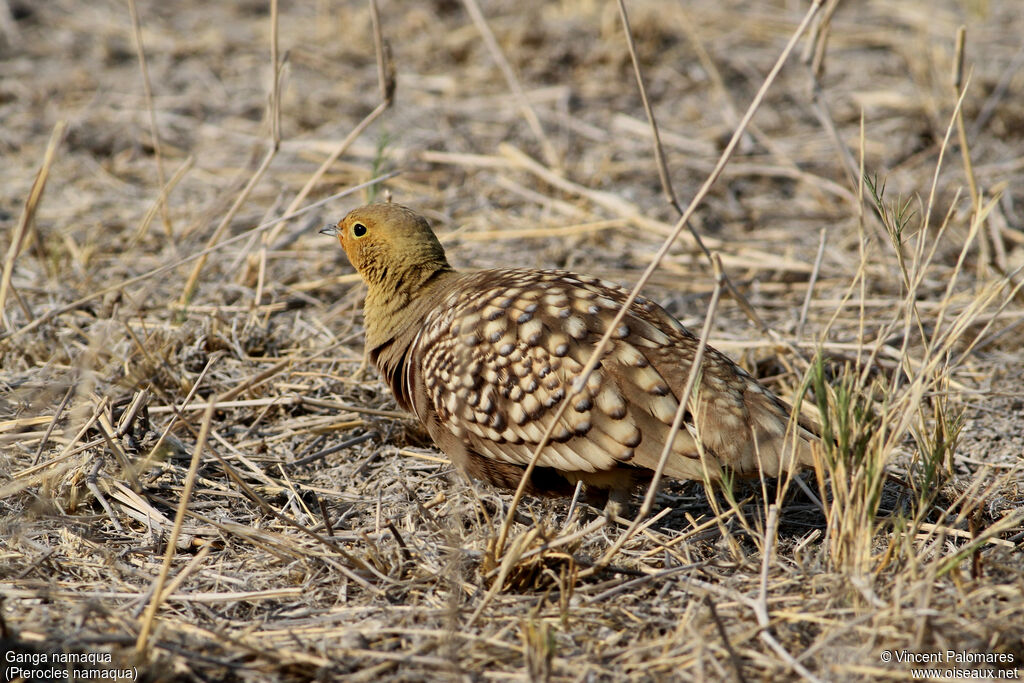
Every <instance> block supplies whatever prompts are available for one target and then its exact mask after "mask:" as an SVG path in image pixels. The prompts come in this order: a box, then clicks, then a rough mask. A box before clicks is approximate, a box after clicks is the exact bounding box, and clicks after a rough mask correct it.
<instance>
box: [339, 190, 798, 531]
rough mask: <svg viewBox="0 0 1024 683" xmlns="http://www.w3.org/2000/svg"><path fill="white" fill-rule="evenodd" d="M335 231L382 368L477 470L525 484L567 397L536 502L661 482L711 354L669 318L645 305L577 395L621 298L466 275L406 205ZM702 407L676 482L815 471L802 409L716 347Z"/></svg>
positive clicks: (506, 274) (614, 293)
mask: <svg viewBox="0 0 1024 683" xmlns="http://www.w3.org/2000/svg"><path fill="white" fill-rule="evenodd" d="M321 232H323V233H325V234H329V235H335V236H337V237H338V239H339V240H340V242H341V246H342V247H343V248H344V250H345V253H346V254H347V255H348V258H349V260H350V261H351V262H352V265H353V266H355V268H356V270H357V271H358V272H359V274H360V275H361V276H362V278H363V280H365V281H366V285H367V287H368V292H367V295H366V302H365V307H364V318H365V326H366V349H367V352H368V354H369V356H370V358H371V359H372V360H373V362H374V363H375V364H376V366H377V368H378V369H379V371H380V373H381V374H382V375H383V377H384V379H385V380H386V381H387V383H388V384H389V385H390V387H391V391H392V392H393V393H394V396H395V399H396V400H397V401H398V404H399V405H400V406H401V407H402V408H404V409H405V410H409V411H411V412H412V413H414V414H415V415H416V417H418V418H419V420H420V421H421V422H422V423H423V425H424V426H425V427H426V429H427V432H428V433H429V434H430V436H431V438H432V439H433V440H434V442H435V443H436V444H437V445H438V446H439V447H440V448H441V450H442V451H444V452H445V453H446V454H447V455H448V457H450V458H451V460H452V462H453V463H454V464H455V465H456V466H457V467H458V468H459V469H461V470H462V471H463V472H464V473H466V474H468V475H469V476H471V477H475V478H478V479H482V480H484V481H487V482H489V483H491V484H494V485H497V486H500V487H503V488H515V487H516V486H518V484H519V481H520V478H521V475H522V473H523V470H524V469H525V467H526V465H527V464H528V463H529V461H530V458H531V456H532V454H533V452H534V450H535V448H536V446H537V444H538V443H540V441H541V439H542V437H543V435H544V432H545V430H546V429H547V428H548V426H549V425H550V424H551V421H552V419H553V418H554V417H555V414H556V411H557V410H558V407H559V402H560V401H563V400H569V401H571V405H570V406H568V407H567V409H566V410H565V411H564V412H563V414H562V417H561V418H560V419H559V422H558V424H557V425H556V426H555V429H554V431H553V433H552V435H551V439H550V442H549V443H548V444H547V445H546V446H545V447H544V449H543V451H542V452H541V454H540V457H539V459H538V461H537V466H536V469H535V470H534V472H533V474H532V477H531V479H530V481H529V482H527V492H529V493H532V494H556V495H558V494H569V493H572V491H573V488H574V487H575V485H576V483H577V482H579V481H583V483H584V485H585V486H586V488H587V489H588V494H589V495H590V497H591V499H596V500H600V499H601V498H602V497H606V500H607V501H608V503H609V507H610V509H612V510H614V511H618V510H621V509H622V507H621V506H622V505H623V504H624V503H625V501H626V500H627V498H628V495H629V493H630V491H631V489H632V488H633V487H634V486H635V485H636V484H638V483H641V482H643V481H644V480H645V479H649V477H650V475H651V474H652V472H653V470H654V469H655V467H656V466H657V463H658V459H659V457H660V455H661V451H662V449H663V447H664V444H665V440H666V439H667V437H668V432H669V428H670V425H671V424H672V421H673V418H674V416H675V413H676V410H677V408H678V405H679V404H678V400H679V396H680V394H681V393H682V391H683V389H684V387H685V384H686V381H687V376H688V373H689V371H690V366H691V364H692V361H693V358H694V355H695V353H696V350H697V345H698V339H697V338H696V337H695V336H694V335H693V334H691V333H690V332H689V331H688V330H687V329H686V328H685V327H683V325H682V324H681V323H680V322H679V321H677V320H676V319H675V318H673V317H672V316H671V315H669V314H668V313H667V312H666V311H665V310H664V309H662V308H661V307H660V306H658V305H657V304H655V303H653V302H651V301H648V300H646V299H643V298H638V299H637V300H636V301H635V302H634V303H633V304H632V305H631V306H630V307H629V311H628V313H627V314H626V316H625V317H624V318H623V320H622V323H621V324H620V325H618V327H617V328H616V329H615V332H614V334H613V335H612V338H611V343H610V345H609V346H608V347H607V349H606V351H605V352H604V354H603V355H602V356H601V359H600V363H599V364H598V365H597V367H596V369H595V370H594V372H593V373H592V374H591V375H590V377H589V379H588V380H587V382H586V384H585V386H584V388H583V390H582V392H581V393H578V394H575V395H571V396H570V394H572V387H573V380H574V379H575V378H576V377H577V376H578V375H579V373H580V371H581V370H582V368H583V366H584V364H585V363H586V362H587V360H588V358H589V357H590V354H591V352H592V351H593V349H594V348H595V347H596V345H597V342H598V340H599V339H600V338H601V336H602V335H603V334H604V333H605V332H606V330H607V325H608V324H609V323H610V322H611V321H612V318H613V317H614V316H615V314H616V313H617V312H618V310H619V308H620V306H621V304H622V303H623V302H624V301H625V299H626V297H627V294H628V292H627V291H626V290H624V289H623V288H621V287H619V286H617V285H615V284H612V283H609V282H603V281H601V280H597V279H594V278H589V277H584V276H582V275H576V274H574V273H569V272H564V271H559V270H532V269H526V268H515V269H499V270H484V271H477V272H460V271H457V270H455V269H453V268H452V267H451V266H450V265H449V264H448V260H447V259H446V258H445V253H444V249H443V248H442V247H441V244H440V242H438V240H437V237H436V236H435V235H434V233H433V231H432V230H431V228H430V226H429V224H428V223H427V221H426V219H424V218H423V217H422V216H419V215H418V214H416V213H415V212H413V211H412V210H411V209H408V208H406V207H404V206H399V205H397V204H372V205H369V206H364V207H362V208H358V209H355V210H353V211H352V212H350V213H349V214H348V215H347V216H345V218H343V219H342V220H341V221H340V222H339V223H338V224H337V225H333V226H328V227H325V228H324V229H323V230H321ZM689 408H690V409H689V411H688V412H687V413H686V415H685V423H684V425H685V429H682V430H680V432H679V433H678V435H677V436H676V438H675V441H674V443H673V446H672V452H671V454H670V456H669V458H668V461H667V465H666V467H665V474H666V475H667V476H670V477H676V478H681V479H698V480H699V479H703V478H705V477H707V478H709V479H710V480H716V479H718V478H719V477H720V476H721V473H722V470H723V468H724V469H728V470H731V471H733V472H734V473H735V474H738V475H741V476H744V475H746V476H750V475H757V474H758V472H763V473H764V474H765V475H768V476H778V475H779V474H780V473H781V472H783V471H790V470H795V469H798V468H800V467H803V466H805V465H810V464H811V463H812V462H813V456H812V450H813V448H812V443H813V442H814V441H815V440H816V439H815V437H814V435H813V434H812V433H811V432H810V431H809V430H808V427H809V425H806V424H805V425H803V426H800V427H798V434H797V435H796V438H793V437H794V435H793V434H792V432H789V433H788V435H787V424H788V419H789V413H790V408H789V406H788V405H786V404H785V403H784V402H783V401H781V400H780V399H778V398H776V397H775V396H774V395H773V394H771V393H770V392H769V391H768V390H767V389H765V388H764V387H763V386H761V385H760V384H759V383H758V382H757V381H756V380H755V379H754V378H753V377H751V376H750V375H749V374H747V373H746V372H745V371H744V370H743V369H742V368H740V367H739V366H737V365H736V364H735V363H733V362H732V361H731V360H729V359H728V358H727V357H726V356H724V355H723V354H721V353H720V352H718V351H716V350H714V349H712V348H708V349H707V351H706V354H705V357H704V362H703V367H702V369H701V374H700V381H699V383H698V386H697V388H696V389H695V391H694V395H693V398H691V400H690V405H689ZM698 442H699V443H698ZM794 446H795V447H794ZM702 454H703V455H702ZM702 457H703V459H704V461H703V463H702Z"/></svg>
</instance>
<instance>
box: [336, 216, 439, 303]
mask: <svg viewBox="0 0 1024 683" xmlns="http://www.w3.org/2000/svg"><path fill="white" fill-rule="evenodd" d="M320 232H321V233H323V234H325V235H334V236H336V237H337V238H338V241H339V242H341V247H342V249H344V250H345V254H346V255H347V256H348V260H349V261H350V262H351V263H352V266H353V267H354V268H355V269H356V271H357V272H358V273H359V274H360V275H361V276H362V277H363V279H364V280H366V282H367V284H368V285H370V286H371V287H372V286H374V285H380V284H382V283H384V282H387V281H388V280H391V279H394V278H395V277H396V276H401V275H402V274H403V273H404V272H405V271H408V270H419V271H422V270H432V269H439V268H440V269H450V266H449V265H448V260H447V259H446V258H445V255H444V248H443V247H442V246H441V243H440V242H438V241H437V237H436V236H435V235H434V231H433V230H431V229H430V224H428V223H427V221H426V219H425V218H423V216H420V215H419V214H417V213H416V212H414V211H413V210H412V209H409V208H407V207H405V206H401V205H400V204H370V205H368V206H363V207H360V208H358V209H353V210H352V211H350V212H349V213H348V215H347V216H345V217H344V218H342V219H341V220H340V221H338V224H337V225H329V226H326V227H324V228H323V229H322V230H321V231H320Z"/></svg>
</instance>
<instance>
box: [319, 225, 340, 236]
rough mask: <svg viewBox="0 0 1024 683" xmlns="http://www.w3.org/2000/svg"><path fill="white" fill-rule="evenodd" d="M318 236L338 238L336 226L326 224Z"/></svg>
mask: <svg viewBox="0 0 1024 683" xmlns="http://www.w3.org/2000/svg"><path fill="white" fill-rule="evenodd" d="M320 234H321V235H330V236H331V237H337V236H338V226H337V225H336V224H335V225H332V224H330V223H328V224H327V225H325V226H324V227H322V228H320Z"/></svg>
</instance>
